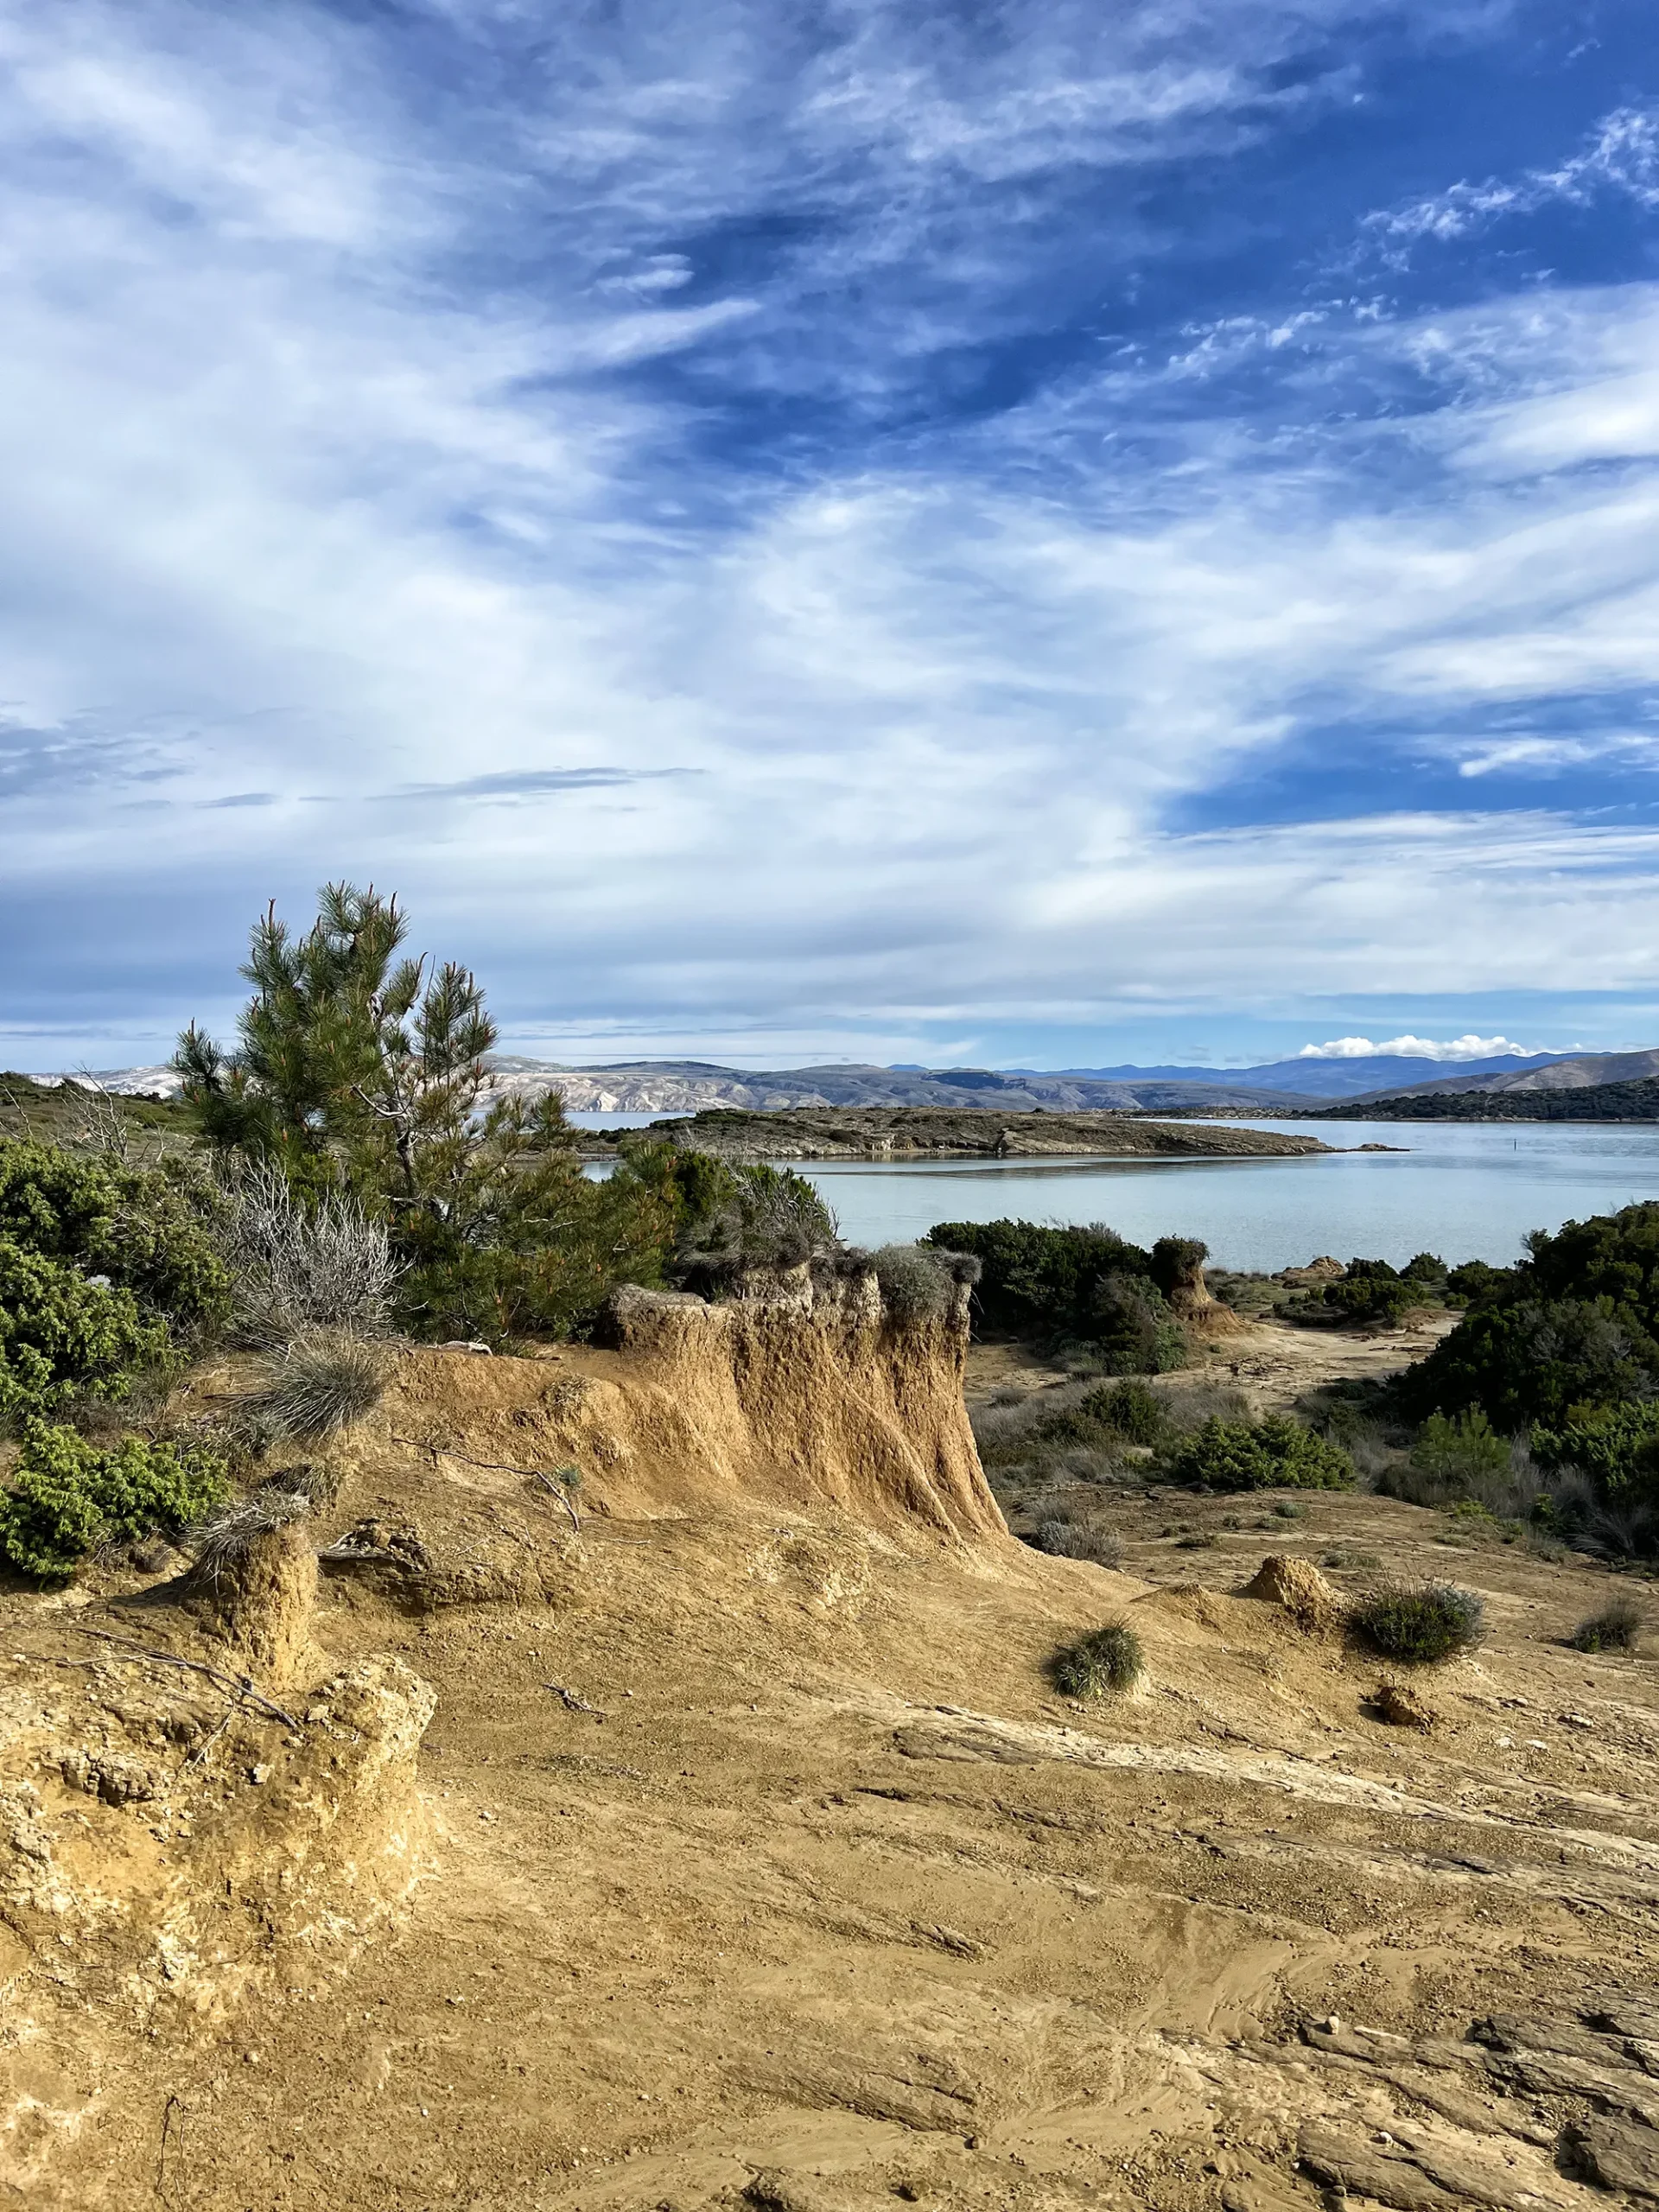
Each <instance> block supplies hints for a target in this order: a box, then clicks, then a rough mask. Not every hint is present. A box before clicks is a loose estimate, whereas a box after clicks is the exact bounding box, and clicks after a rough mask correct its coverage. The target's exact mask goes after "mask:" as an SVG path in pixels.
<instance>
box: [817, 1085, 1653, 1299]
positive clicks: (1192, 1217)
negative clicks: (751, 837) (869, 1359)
mask: <svg viewBox="0 0 1659 2212" xmlns="http://www.w3.org/2000/svg"><path fill="white" fill-rule="evenodd" d="M1234 1126H1237V1125H1236V1124H1235V1125H1234ZM1245 1126H1246V1127H1248V1128H1258V1129H1286V1130H1289V1131H1291V1132H1292V1133H1300V1134H1303V1135H1306V1134H1316V1135H1319V1137H1321V1138H1322V1139H1323V1140H1324V1141H1325V1143H1326V1144H1331V1145H1361V1144H1368V1143H1378V1144H1393V1145H1406V1146H1408V1147H1410V1149H1409V1151H1408V1152H1406V1153H1403V1154H1397V1153H1395V1154H1390V1153H1361V1154H1357V1155H1356V1154H1334V1155H1330V1156H1320V1155H1316V1156H1315V1157H1314V1158H1313V1159H1311V1160H1056V1161H1039V1160H986V1161H981V1160H936V1161H929V1162H925V1163H912V1164H906V1163H904V1162H901V1161H894V1162H891V1163H883V1164H882V1165H880V1166H876V1165H874V1164H871V1165H866V1164H864V1163H862V1162H857V1163H855V1162H853V1161H850V1160H847V1161H840V1160H821V1161H809V1162H805V1163H791V1164H794V1165H799V1166H800V1167H801V1172H802V1173H804V1174H805V1175H808V1176H810V1178H811V1179H812V1181H813V1182H814V1183H816V1184H817V1186H818V1188H819V1190H820V1191H822V1192H823V1195H824V1197H825V1198H827V1199H828V1200H829V1204H830V1205H832V1206H833V1207H834V1208H835V1210H836V1217H837V1218H838V1220H839V1221H840V1223H841V1232H842V1236H845V1237H846V1238H847V1239H848V1240H849V1242H850V1243H855V1244H887V1243H904V1242H908V1241H909V1240H910V1239H912V1238H913V1237H916V1236H919V1235H920V1234H921V1232H922V1231H923V1230H925V1229H930V1228H931V1227H932V1225H933V1224H934V1223H935V1222H936V1221H995V1220H996V1219H998V1218H999V1217H1001V1216H1003V1215H1010V1216H1012V1217H1014V1218H1015V1219H1016V1220H1025V1221H1041V1222H1055V1223H1071V1222H1090V1221H1103V1222H1107V1223H1109V1224H1110V1225H1111V1227H1112V1228H1114V1229H1116V1230H1118V1231H1120V1233H1121V1234H1122V1235H1123V1236H1127V1237H1128V1238H1130V1239H1131V1240H1132V1241H1133V1242H1134V1243H1137V1244H1150V1243H1152V1241H1153V1240H1154V1237H1158V1236H1201V1237H1203V1239H1204V1240H1205V1243H1207V1244H1208V1245H1209V1247H1210V1252H1211V1259H1212V1261H1213V1262H1215V1263H1216V1264H1217V1265H1218V1266H1221V1267H1229V1268H1266V1269H1268V1270H1270V1271H1271V1270H1274V1269H1276V1268H1282V1267H1289V1266H1294V1265H1296V1264H1298V1263H1299V1262H1302V1261H1305V1260H1311V1259H1313V1257H1314V1256H1315V1255H1317V1254H1319V1253H1321V1252H1332V1253H1334V1254H1335V1255H1336V1256H1337V1258H1338V1259H1339V1260H1346V1259H1351V1258H1352V1257H1353V1256H1354V1255H1363V1256H1364V1257H1365V1258H1368V1259H1381V1260H1389V1261H1392V1262H1394V1264H1395V1266H1396V1267H1397V1266H1399V1265H1400V1264H1401V1262H1402V1261H1405V1260H1408V1259H1410V1257H1411V1256H1412V1255H1413V1253H1414V1252H1421V1251H1424V1250H1427V1251H1431V1252H1438V1253H1439V1254H1440V1256H1441V1258H1442V1259H1444V1260H1446V1261H1447V1262H1451V1263H1452V1264H1454V1265H1455V1264H1456V1262H1459V1260H1490V1261H1491V1262H1494V1263H1496V1264H1498V1265H1503V1264H1505V1263H1507V1262H1510V1261H1511V1260H1514V1259H1516V1258H1517V1257H1519V1255H1520V1252H1521V1240H1522V1236H1525V1234H1526V1232H1527V1231H1528V1230H1529V1229H1559V1228H1560V1225H1561V1224H1562V1223H1563V1222H1564V1221H1571V1220H1575V1219H1577V1220H1582V1219H1583V1217H1585V1216H1586V1214H1592V1213H1608V1212H1611V1211H1612V1210H1613V1208H1614V1207H1616V1206H1622V1205H1629V1203H1630V1200H1631V1199H1633V1198H1659V1126H1656V1125H1654V1124H1652V1123H1645V1124H1626V1125H1624V1126H1623V1127H1605V1126H1603V1127H1596V1126H1593V1125H1585V1126H1581V1127H1578V1128H1574V1127H1571V1126H1564V1125H1562V1124H1561V1123H1560V1122H1557V1123H1554V1124H1553V1125H1551V1124H1548V1123H1539V1124H1535V1125H1532V1126H1527V1125H1524V1124H1523V1125H1521V1126H1519V1127H1516V1126H1515V1125H1513V1124H1511V1125H1510V1127H1508V1128H1505V1127H1503V1125H1501V1124H1498V1123H1493V1122H1484V1123H1473V1122H1461V1123H1459V1122H1444V1123H1433V1122H1320V1123H1319V1125H1318V1128H1317V1130H1314V1131H1310V1129H1309V1125H1308V1124H1307V1123H1306V1122H1268V1121H1263V1122H1249V1123H1247V1124H1245Z"/></svg>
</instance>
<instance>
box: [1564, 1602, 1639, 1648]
mask: <svg viewBox="0 0 1659 2212" xmlns="http://www.w3.org/2000/svg"><path fill="white" fill-rule="evenodd" d="M1647 1625H1648V1617H1647V1614H1646V1613H1645V1612H1644V1611H1643V1609H1642V1607H1641V1606H1640V1605H1638V1604H1637V1601H1636V1599H1634V1598H1632V1597H1630V1596H1629V1595H1627V1594H1626V1593H1624V1592H1620V1594H1619V1595H1618V1597H1617V1598H1614V1599H1611V1601H1610V1602H1609V1603H1608V1604H1607V1605H1604V1606H1603V1607H1602V1609H1601V1611H1599V1613H1592V1614H1591V1615H1590V1617H1589V1618H1588V1619H1587V1620H1582V1621H1580V1623H1579V1624H1578V1626H1577V1628H1575V1629H1574V1630H1573V1633H1572V1635H1571V1636H1570V1637H1568V1638H1567V1642H1568V1643H1570V1644H1571V1645H1572V1647H1573V1649H1574V1650H1575V1651H1634V1650H1635V1649H1636V1648H1637V1645H1638V1644H1639V1643H1641V1641H1642V1633H1643V1630H1644V1629H1645V1628H1646V1627H1647Z"/></svg>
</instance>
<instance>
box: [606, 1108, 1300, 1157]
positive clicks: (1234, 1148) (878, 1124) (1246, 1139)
mask: <svg viewBox="0 0 1659 2212" xmlns="http://www.w3.org/2000/svg"><path fill="white" fill-rule="evenodd" d="M652 1127H653V1128H655V1130H656V1131H657V1132H658V1134H659V1135H662V1136H664V1137H665V1138H667V1139H668V1140H669V1141H670V1142H671V1143H673V1144H675V1145H679V1146H683V1147H689V1148H693V1149H695V1150H696V1151H698V1152H706V1153H712V1154H715V1155H716V1157H718V1158H720V1159H722V1160H906V1159H924V1158H925V1159H951V1158H964V1159H971V1158H991V1159H1020V1160H1025V1159H1034V1158H1043V1157H1048V1156H1058V1155H1060V1154H1072V1155H1074V1156H1082V1157H1089V1156H1100V1157H1104V1158H1108V1159H1125V1160H1130V1159H1147V1158H1155V1157H1161V1158H1169V1159H1183V1158H1184V1159H1192V1160H1213V1159H1216V1158H1226V1159H1232V1158H1237V1159H1283V1158H1287V1157H1292V1156H1295V1155H1299V1154H1306V1153H1319V1152H1329V1151H1331V1150H1332V1147H1331V1146H1329V1145H1327V1144H1323V1143H1321V1142H1320V1141H1319V1138H1318V1137H1313V1136H1300V1135H1288V1134H1287V1133H1282V1132H1277V1131H1272V1130H1265V1129H1243V1128H1230V1127H1227V1128H1217V1127H1216V1126H1215V1125H1214V1124H1211V1123H1194V1122H1148V1121H1143V1120H1141V1118H1140V1117H1139V1116H1129V1115H1125V1114H1104V1113H1093V1114H1046V1113H1043V1112H1041V1111H1040V1110H1039V1111H1037V1112H1034V1113H1033V1112H1026V1113H1020V1114H1009V1113H1007V1112H1006V1111H1002V1112H999V1111H997V1110H996V1109H995V1108H990V1109H988V1108H985V1107H973V1106H966V1107H952V1108H938V1107H926V1106H862V1107H796V1108H792V1109H791V1108H786V1109H783V1110H781V1111H779V1112H773V1113H756V1112H751V1111H746V1110H744V1109H740V1108H731V1107H717V1108H714V1109H709V1110H708V1111H705V1112H703V1113H701V1114H692V1115H689V1116H686V1117H685V1118H684V1119H683V1120H681V1121H675V1122H656V1123H654V1124H652ZM629 1134H631V1133H630V1132H628V1131H626V1130H616V1129H584V1130H582V1132H581V1133H580V1138H579V1142H580V1145H581V1148H582V1151H583V1153H584V1154H587V1155H588V1157H589V1158H590V1159H607V1158H609V1157H611V1156H612V1155H613V1154H614V1152H615V1149H616V1146H617V1143H618V1141H619V1139H620V1138H621V1137H624V1136H626V1135H629Z"/></svg>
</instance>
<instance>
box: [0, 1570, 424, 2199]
mask: <svg viewBox="0 0 1659 2212" xmlns="http://www.w3.org/2000/svg"><path fill="white" fill-rule="evenodd" d="M124 1625H125V1624H124ZM175 1625H176V1624H175ZM10 1632H11V1635H12V1637H14V1638H16V1639H17V1640H18V1641H20V1642H24V1643H27V1644H29V1646H31V1647H32V1649H24V1650H14V1651H13V1652H11V1653H10V1655H8V1656H7V1657H6V1659H5V1660H4V1661H3V1662H0V1957H3V1981H0V2046H3V2048H4V2050H5V2051H6V2054H7V2055H6V2057H5V2059H4V2060H3V2062H0V2194H3V2190H4V2189H5V2188H7V2187H10V2188H11V2189H13V2190H17V2191H19V2192H21V2193H22V2196H23V2197H24V2198H25V2199H26V2200H27V2201H29V2202H45V2201H47V2200H46V2199H45V2198H43V2197H41V2196H37V2195H36V2194H35V2191H36V2190H37V2187H38V2185H39V2183H40V2178H41V2174H42V2172H43V2171H44V2170H45V2168H46V2166H47V2165H48V2163H49V2162H51V2161H52V2160H53V2159H54V2154H56V2153H58V2152H60V2151H61V2149H62V2146H63V2144H64V2141H65V2139H66V2138H67V2137H68V2136H72V2135H73V2133H74V2131H75V2129H76V2127H77V2126H79V2120H80V2118H81V2115H82V2114H83V2113H85V2111H86V2109H87V2108H88V2107H90V2106H91V2105H92V2104H93V2103H94V2102H95V2101H96V2100H97V2098H98V2096H99V2094H100V2089H101V2082H102V2077H103V2076H104V2075H105V2072H106V2070H107V2068H108V2067H109V2065H110V2064H111V2063H119V2061H118V2056H116V2057H112V2056H111V2054H112V2053H117V2054H118V2051H119V2049H120V2048H121V2045H122V2038H123V2036H124V2035H125V2036H126V2037H129V2038H130V2035H131V2033H132V2031H135V2030H136V2031H140V2032H142V2031H144V2030H145V2029H146V2027H147V2026H149V2025H153V2024H166V2023H168V2022H169V2021H170V2022H171V2023H172V2024H175V2026H194V2025H198V2024H211V2023H212V2022H213V2021H214V2020H216V2019H218V2018H220V2017H222V2015H223V2014H224V2012H225V2011H226V2008H227V2007H228V2006H230V2005H232V2003H233V2002H234V2001H235V2000H236V1999H238V1997H239V1996H240V1995H241V1993H243V1992H244V1990H245V1988H246V1987H247V1986H248V1984H249V1983H250V1981H251V1980H257V1979H259V1978H260V1977H262V1976H263V1975H264V1974H265V1973H266V1972H267V1971H269V1970H270V1969H271V1968H273V1967H275V1966H276V1965H277V1962H278V1961H280V1960H281V1959H282V1958H283V1955H285V1954H286V1953H287V1952H289V1950H290V1949H291V1947H292V1946H294V1945H295V1944H306V1943H315V1942H323V1943H325V1944H326V1945H327V1947H328V1948H330V1949H332V1950H335V1951H338V1950H339V1948H340V1947H341V1946H342V1944H346V1943H349V1942H351V1941H352V1940H353V1939H354V1938H356V1937H359V1936H361V1935H362V1934H363V1933H364V1932H365V1931H366V1930H367V1929H369V1928H370V1927H372V1925H373V1924H374V1923H376V1922H377V1921H378V1919H379V1918H380V1917H381V1916H383V1915H384V1914H385V1911H386V1910H387V1909H388V1908H389V1906H390V1905H391V1904H392V1903H393V1902H394V1901H395V1900H396V1899H397V1898H398V1897H401V1896H402V1895H403V1894H404V1892H405V1891H407V1890H408V1889H409V1887H410V1884H411V1882H412V1881H413V1880H414V1878H415V1876H416V1871H417V1866H418V1861H419V1855H420V1854H419V1834H420V1827H419V1821H418V1816H417V1813H416V1799H415V1789H414V1764H415V1756H416V1751H417V1749H418V1747H419V1745H420V1740H421V1737H422V1734H423V1732H424V1730H425V1727H426V1725H427V1723H428V1721H429V1719H430V1717H431V1714H432V1710H433V1707H434V1704H435V1696H434V1693H433V1692H432V1691H431V1689H430V1688H429V1687H428V1686H427V1685H426V1684H425V1683H424V1682H423V1681H421V1680H420V1679H419V1677H418V1676H416V1675H414V1674H412V1673H411V1672H410V1669H408V1668H407V1667H405V1666H404V1665H402V1664H401V1663H400V1662H398V1661H397V1660H395V1659H380V1660H369V1661H365V1662H359V1664H357V1665H355V1666H353V1667H349V1668H346V1669H341V1670H340V1671H337V1672H336V1673H334V1675H331V1676H330V1677H329V1678H328V1679H327V1680H326V1681H324V1682H322V1683H321V1685H320V1687H318V1688H315V1689H314V1690H312V1691H311V1692H310V1694H308V1696H307V1697H305V1698H303V1699H297V1698H296V1699H295V1700H292V1702H291V1703H288V1704H284V1703H283V1702H281V1701H279V1700H277V1699H276V1698H273V1697H270V1696H269V1695H267V1694H264V1691H263V1690H262V1689H260V1688H257V1686H256V1685H254V1684H253V1683H252V1682H251V1681H249V1679H248V1678H247V1677H246V1676H245V1675H239V1674H237V1673H235V1672H232V1671H231V1670H230V1669H229V1668H228V1667H226V1668H223V1669H221V1667H219V1666H218V1665H213V1664H210V1663H208V1662H206V1661H203V1660H200V1659H198V1658H195V1657H194V1656H189V1655H188V1653H187V1652H185V1651H180V1650H175V1649H171V1648H169V1647H168V1646H166V1645H164V1644H162V1643H159V1642H156V1643H152V1642H150V1641H149V1635H146V1637H144V1640H143V1641H141V1640H140V1639H139V1637H137V1636H133V1635H130V1634H127V1633H125V1632H117V1631H116V1630H103V1629H98V1630H94V1629H91V1628H85V1627H82V1626H80V1625H79V1624H76V1623H73V1622H71V1621H68V1620H66V1619H65V1618H63V1617H62V1616H55V1615H51V1614H46V1615H43V1616H42V1617H41V1620H40V1622H39V1624H38V1625H35V1624H30V1625H29V1626H28V1627H25V1626H22V1625H21V1624H18V1623H16V1622H15V1621H14V1622H13V1624H11V1630H10ZM150 1633H152V1634H156V1635H159V1634H160V1633H162V1631H161V1630H153V1629H152V1630H151V1631H150ZM51 2201H54V2202H69V2201H71V2200H70V2199H69V2198H67V2197H63V2198H57V2199H53V2200H51Z"/></svg>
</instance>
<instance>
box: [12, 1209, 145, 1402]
mask: <svg viewBox="0 0 1659 2212" xmlns="http://www.w3.org/2000/svg"><path fill="white" fill-rule="evenodd" d="M167 1351H168V1332H167V1325H166V1323H165V1322H164V1321H162V1320H161V1319H159V1318H153V1319H148V1320H147V1319H145V1317H144V1316H143V1313H141V1312H140V1311H139V1308H138V1303H137V1300H136V1299H135V1298H134V1297H133V1295H132V1293H131V1292H130V1290H122V1289H118V1288H117V1287H115V1286H114V1285H113V1284H112V1283H110V1282H106V1281H88V1280H87V1278H86V1276H85V1275H84V1274H81V1273H80V1272H79V1269H78V1268H75V1267H73V1266H72V1265H71V1264H69V1263H68V1262H66V1261H62V1260H53V1259H48V1258H46V1257H44V1256H43V1255H41V1254H40V1253H38V1252H30V1251H27V1250H25V1249H23V1248H22V1246H21V1245H19V1244H17V1243H15V1242H14V1241H13V1240H12V1239H11V1238H10V1237H9V1236H0V1415H3V1416H5V1417H7V1418H16V1417H17V1416H19V1415H23V1414H43V1413H47V1412H49V1411H50V1410H51V1409H52V1408H54V1407H57V1406H61V1405H64V1404H66V1403H67V1402H68V1401H69V1400H71V1399H73V1398H76V1397H81V1396H86V1397H97V1398H120V1397H123V1396H124V1395H126V1393H127V1392H128V1391H129V1390H130V1388H131V1387H132V1383H133V1381H134V1379H135V1376H136V1375H137V1372H138V1371H139V1370H141V1369H143V1368H146V1367H154V1366H156V1365H157V1364H159V1363H161V1362H162V1360H163V1359H164V1358H165V1357H166V1355H167Z"/></svg>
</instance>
